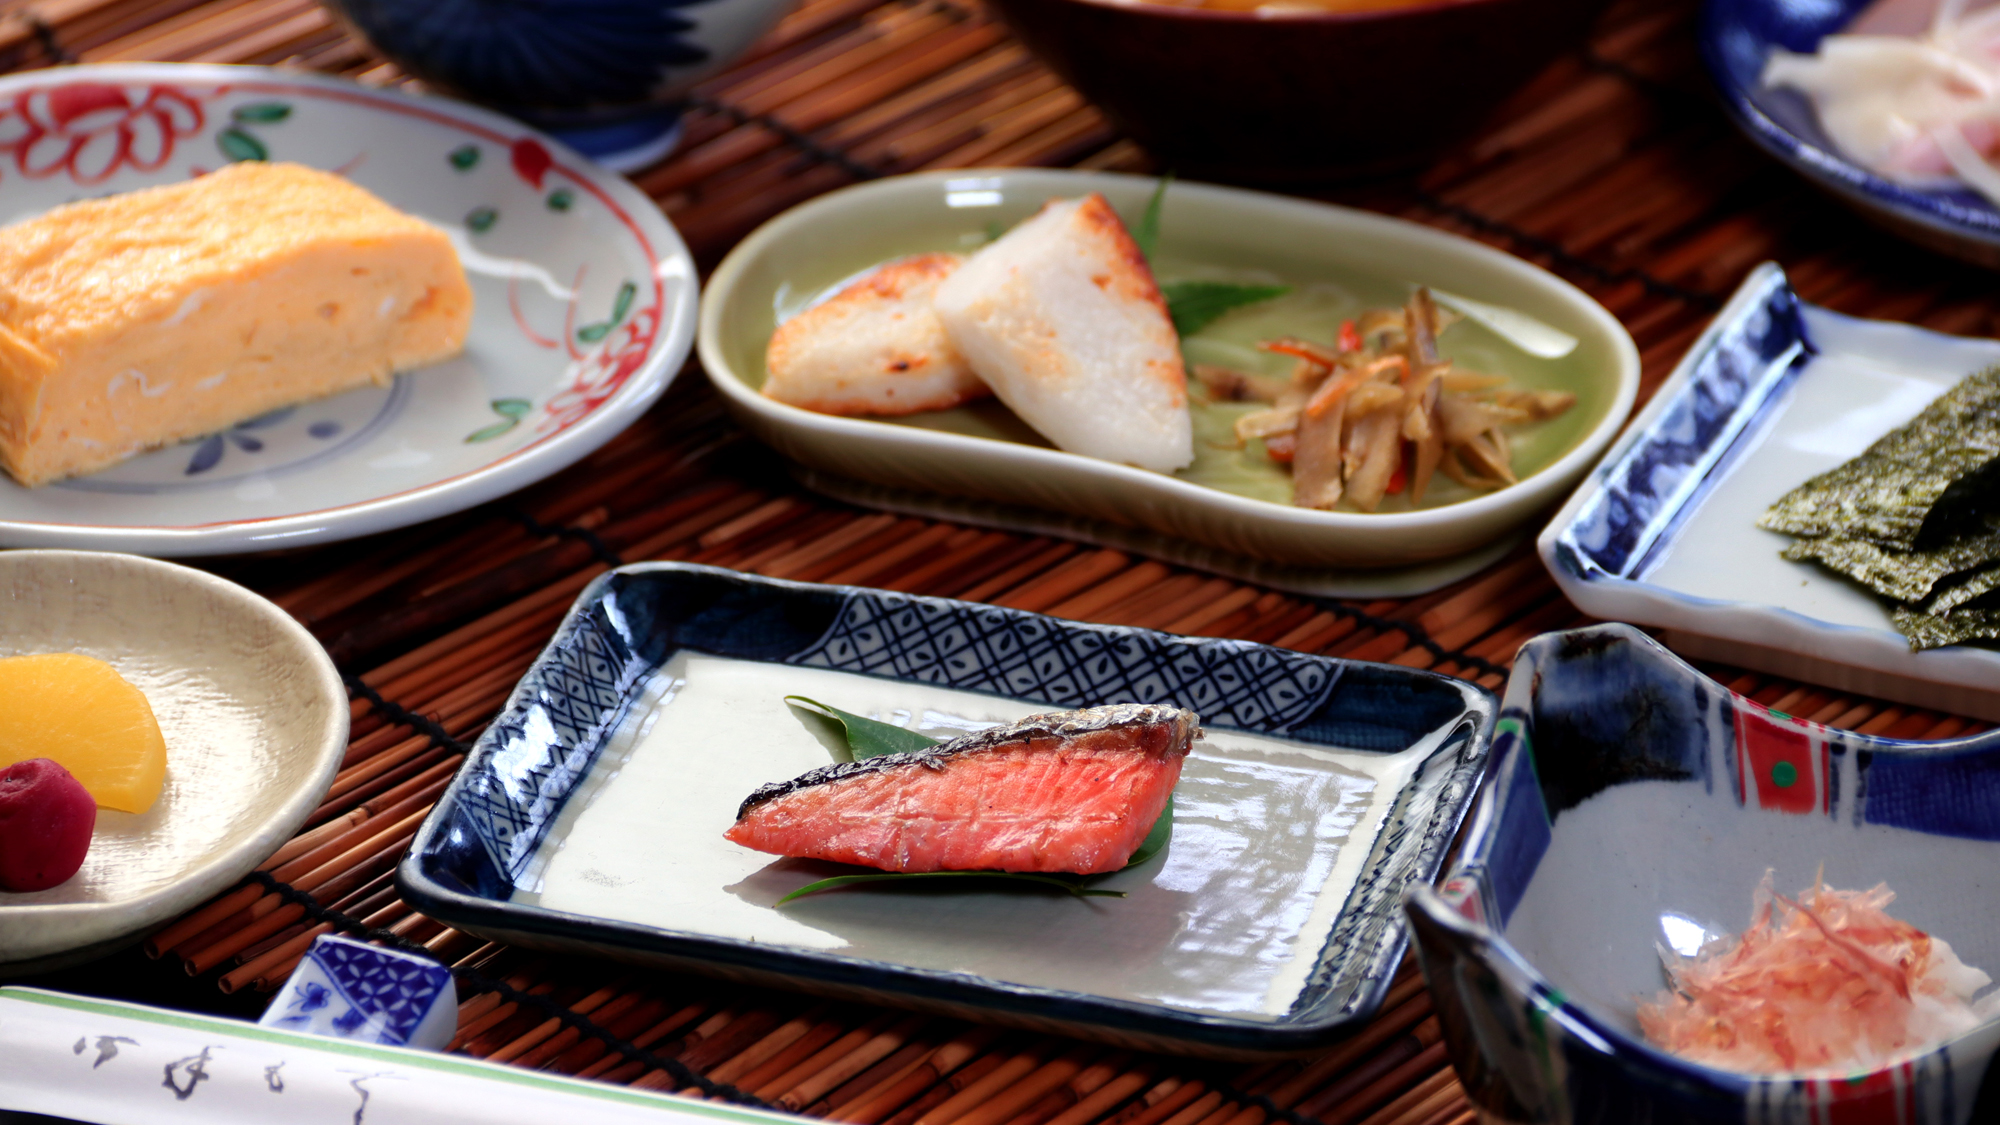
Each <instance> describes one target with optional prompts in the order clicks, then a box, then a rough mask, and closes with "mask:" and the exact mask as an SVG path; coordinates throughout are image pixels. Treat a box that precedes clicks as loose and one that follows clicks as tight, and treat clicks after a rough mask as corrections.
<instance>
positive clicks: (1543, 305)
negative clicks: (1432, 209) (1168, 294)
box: [697, 168, 1639, 592]
mask: <svg viewBox="0 0 2000 1125" xmlns="http://www.w3.org/2000/svg"><path fill="white" fill-rule="evenodd" d="M1155 184H1156V182H1155V181H1154V180H1152V179H1150V178H1145V177H1139V176H1125V175H1116V174H1111V173H1097V172H1068V171H1052V170H1046V169H1018V168H1010V169H987V170H975V171H953V172H935V173H924V174H920V175H913V176H901V177H895V178H892V179H886V180H877V181H874V182H872V183H867V184H862V185H858V186H856V187H851V188H847V189H845V190H842V191H838V192H834V193H831V194H829V195H825V196H821V197H820V198H818V199H815V200H812V201H811V202H808V203H805V204H802V205H800V206H798V207H795V208H793V209H792V210H790V211H787V212H785V213H784V214H782V215H780V216H778V217H777V218H775V219H773V220H771V221H770V222H768V223H766V224H765V225H764V226H763V227H761V228H759V229H758V230H757V231H756V232H755V233H753V234H751V235H750V237H749V238H747V239H745V240H744V241H743V242H742V243H741V244H740V245H739V246H738V247H737V248H736V249H735V250H734V251H733V252H732V253H731V254H730V255H729V257H728V258H726V259H725V260H724V261H723V263H722V265H721V266H720V267H719V268H718V269H717V270H716V271H715V273H714V274H713V275H712V277H711V279H710V281H709V285H708V292H707V296H706V297H705V298H704V300H703V304H702V313H701V327H700V332H699V335H698V342H697V347H698V348H699V350H700V355H701V359H702V363H703V365H704V366H705V367H706V368H707V370H708V374H709V378H710V379H711V380H712V381H713V382H714V383H715V385H716V387H717V388H718V389H719V390H720V391H721V392H722V394H723V397H724V400H725V401H726V402H727V404H728V405H729V408H730V409H731V411H732V412H733V413H734V414H735V415H736V417H737V419H738V420H739V421H741V422H742V423H743V424H744V425H745V426H746V427H748V428H749V429H750V430H751V431H752V432H753V433H755V434H756V435H757V436H758V437H760V438H762V439H763V440H764V441H766V442H768V443H770V444H771V445H772V446H774V447H775V448H776V449H777V450H778V451H779V452H780V453H782V454H784V455H785V456H786V457H789V458H791V459H792V460H794V461H796V462H798V463H800V464H801V465H803V466H805V467H807V468H808V469H810V470H813V471H815V472H816V473H819V474H825V475H831V476H833V477H837V478H845V479H846V480H849V481H857V482H862V483H863V484H865V485H868V486H874V487H876V488H883V489H890V490H898V491H901V492H909V493H916V494H926V493H927V494H933V495H935V494H943V495H945V496H951V497H961V498H972V499H973V500H975V501H979V502H982V503H986V504H991V505H994V506H996V507H997V508H1013V509H1037V510H1042V511H1054V512H1061V513H1067V514H1069V515H1072V516H1076V517H1081V518H1082V519H1084V520H1086V521H1092V522H1094V523H1096V524H1098V525H1101V526H1104V527H1107V528H1112V529H1125V530H1136V531H1138V532H1141V533H1148V534H1151V535H1154V536H1159V537H1163V538H1167V539H1171V540H1178V541H1182V542H1187V543H1193V544H1198V545H1201V546H1204V547H1207V548H1213V549H1216V550H1219V551H1222V552H1227V553H1230V554H1232V555H1235V556H1240V557H1242V558H1243V559H1246V560H1255V561H1257V562H1262V563H1266V564H1276V565H1277V566H1278V567H1281V568H1305V569H1307V570H1323V571H1324V570H1339V571H1356V572H1360V574H1361V577H1362V578H1363V579H1364V580H1365V578H1366V572H1367V571H1369V570H1371V569H1379V568H1410V567H1416V566H1420V565H1422V564H1435V563H1437V562H1438V561H1439V560H1450V559H1455V558H1460V557H1465V556H1467V555H1468V553H1475V552H1477V553H1480V554H1484V553H1485V552H1481V548H1483V547H1484V548H1489V549H1490V545H1492V544H1493V543H1494V542H1495V541H1496V540H1499V539H1501V538H1502V537H1503V536H1505V535H1506V534H1507V533H1508V532H1509V531H1510V530H1513V529H1516V528H1518V527H1520V526H1521V525H1522V524H1524V523H1526V522H1527V521H1528V520H1530V519H1531V518H1533V517H1534V515H1535V514H1536V513H1537V512H1538V511H1540V510H1542V509H1544V508H1546V507H1548V506H1549V505H1551V504H1553V503H1555V502H1556V501H1557V500H1559V499H1560V498H1561V497H1562V495H1563V494H1564V493H1565V492H1567V491H1568V489H1569V488H1570V486H1571V485H1573V484H1574V483H1575V482H1576V481H1577V479H1578V478H1580V477H1581V476H1582V474H1583V472H1584V471H1585V470H1586V469H1588V468H1589V467H1590V465H1591V464H1592V463H1594V462H1595V461H1596V459H1597V457H1598V455H1599V454H1601V453H1602V452H1603V450H1604V448H1605V447H1606V446H1607V445H1608V444H1609V442H1610V440H1611V438H1612V436H1613V435H1614V434H1615V433H1616V432H1617V431H1618V429H1619V427H1620V426H1621V425H1622V424H1623V423H1624V420H1625V416H1626V415H1627V413H1629V411H1630V410H1631V406H1632V402H1633V399H1634V398H1635V396H1636V394H1637V391H1638V384H1639V357H1638V351H1637V349H1636V348H1635V347H1634V346H1633V344H1632V340H1631V337H1630V336H1629V335H1627V334H1626V332H1625V330H1624V328H1623V327H1622V326H1620V325H1619V323H1618V321H1617V320H1616V319H1615V318H1614V317H1613V316H1612V315H1611V314H1610V313H1609V312H1607V311H1605V309H1604V308H1603V307H1602V306H1600V305H1598V304H1597V303H1596V302H1595V301H1593V300H1591V299H1590V298H1589V297H1588V296H1587V295H1585V294H1584V293H1583V292H1581V291H1580V290H1578V289H1576V288H1575V287H1574V286H1572V285H1570V284H1568V283H1567V282H1564V281H1562V280H1561V279H1559V278H1557V277H1555V276H1553V275H1551V274H1549V273H1547V272H1546V271H1544V270H1541V269H1538V268H1536V267H1535V266H1532V265H1530V264H1528V263H1526V262H1523V261H1521V260H1520V259H1518V258H1514V257H1511V256H1509V255H1507V254H1503V253H1501V252H1499V251H1497V250H1494V249H1491V248H1490V247H1486V246H1482V245H1480V244H1478V243H1476V242H1472V241H1470V240H1468V239H1464V238H1460V237H1458V236H1456V235H1451V234H1446V233H1444V232H1441V231H1437V230H1433V229H1430V228H1428V227H1424V226H1419V225H1417V224H1414V223H1408V222H1404V221H1401V220H1398V219H1390V218H1385V217H1383V216H1380V215H1372V214H1367V213H1364V212H1360V211H1353V210H1349V209H1345V208H1340V207H1333V206H1329V205H1327V204H1322V203H1314V202H1308V201H1304V200H1296V199H1288V198H1284V197H1281V196H1275V195H1268V194H1264V193H1261V192H1252V191H1243V190H1239V189H1235V188H1224V187H1215V186H1210V185H1206V184H1190V183H1176V184H1174V185H1172V186H1171V187H1170V188H1169V189H1168V191H1167V193H1166V196H1165V203H1164V207H1163V210H1162V218H1161V223H1160V239H1159V250H1158V253H1157V254H1156V256H1155V272H1156V274H1158V275H1159V276H1160V277H1161V278H1162V279H1163V280H1178V279H1182V278H1202V277H1207V278H1217V279H1224V280H1240V281H1261V282H1271V281H1276V282H1281V283H1284V284H1287V285H1290V286H1292V287H1293V290H1292V292H1291V293H1289V294H1287V295H1286V296H1284V297H1281V298H1278V299H1277V300H1275V301H1272V302H1269V303H1268V304H1264V305H1256V306H1250V307H1247V308H1243V309H1239V310H1237V311H1235V312H1232V313H1230V314H1228V315H1226V316H1224V317H1223V318H1222V319H1220V320H1218V321H1216V322H1215V323H1214V324H1213V325H1211V326H1210V327H1208V328H1206V329H1203V330H1202V331H1201V332H1199V333H1197V334H1196V335H1195V336H1193V337H1191V338H1190V339H1189V340H1188V341H1186V342H1185V343H1184V350H1185V351H1186V352H1187V354H1188V356H1189V358H1190V359H1191V360H1195V361H1202V362H1225V363H1228V364H1229V365H1231V366H1236V367H1250V366H1253V365H1258V364H1261V363H1264V362H1269V361H1274V360H1277V359H1278V358H1279V357H1266V356H1260V354H1259V353H1257V352H1256V351H1255V350H1253V349H1252V348H1251V347H1249V346H1248V345H1250V344H1253V343H1255V342H1256V341H1257V340H1259V339H1268V338H1270V337H1272V336H1277V335H1285V334H1290V335H1299V336H1306V337H1316V338H1320V339H1327V340H1330V339H1331V338H1332V337H1333V335H1334V333H1335V332H1336V331H1337V330H1338V327H1339V324H1340V321H1341V320H1342V319H1344V318H1346V317H1350V316H1353V315H1354V314H1355V313H1357V312H1359V311H1361V310H1362V309H1363V308H1366V307H1379V306H1388V305H1400V304H1401V303H1402V302H1403V301H1404V300H1405V299H1407V297H1408V294H1409V292H1410V291H1411V288H1412V287H1413V286H1414V285H1416V284H1423V285H1428V286H1431V287H1432V288H1434V289H1438V290H1445V291H1448V292H1450V293H1452V294H1455V295H1459V296H1462V297H1464V298H1470V299H1471V300H1472V301H1475V302H1481V303H1483V304H1486V305H1490V306H1497V307H1498V308H1501V309H1504V310H1509V311H1511V312H1513V313H1516V314H1519V315H1522V316H1525V317H1527V318H1529V319H1530V320H1531V321H1533V322H1535V324H1536V325H1537V326H1538V328H1539V331H1537V329H1532V328H1531V329H1530V330H1529V331H1528V333H1525V334H1523V333H1516V334H1515V335H1516V336H1517V338H1518V339H1520V341H1521V343H1523V344H1527V345H1528V347H1522V346H1519V345H1517V344H1514V343H1509V342H1508V340H1507V338H1506V337H1503V336H1501V335H1499V334H1498V333H1496V332H1494V331H1493V330H1492V329H1491V328H1488V327H1486V326H1485V325H1483V324H1481V323H1479V322H1478V321H1476V320H1470V319H1469V320H1467V321H1465V322H1462V323H1461V324H1459V325H1457V326H1454V327H1452V328H1450V329H1448V330H1447V331H1446V332H1445V334H1444V336H1443V337H1442V339H1441V340H1440V347H1441V350H1442V351H1443V352H1444V353H1445V354H1446V355H1447V356H1450V357H1452V358H1455V359H1457V360H1459V361H1461V362H1462V363H1464V364H1466V365H1467V366H1469V367H1472V368H1475V369H1478V370H1486V371H1493V372H1497V373H1500V374H1504V375H1507V376H1508V377H1509V378H1510V379H1512V380H1513V381H1514V382H1515V383H1516V384H1519V385H1522V386H1526V387H1531V388H1551V389H1560V390H1567V391H1571V392H1573V393H1575V394H1576V395H1577V400H1578V401H1577V405H1576V406H1575V407H1574V408H1572V409H1571V410H1570V411H1569V412H1568V413H1567V414H1565V415H1564V416H1562V417H1560V418H1558V419H1555V420H1554V421H1551V422H1548V423H1544V424H1542V425H1541V426H1540V427H1538V428H1534V429H1531V430H1524V431H1522V432H1521V433H1520V434H1519V436H1518V439H1517V441H1516V443H1515V446H1516V456H1515V465H1516V469H1517V471H1519V472H1520V473H1521V474H1522V478H1523V479H1522V480H1521V482H1520V483H1519V484H1516V485H1514V486H1512V487H1509V488H1505V489H1502V490H1500V491H1497V492H1493V493H1487V494H1473V493H1471V492H1469V491H1467V490H1465V489H1464V488H1463V487H1462V486H1458V485H1454V484H1450V483H1449V482H1441V483H1440V484H1436V485H1434V486H1433V492H1432V494H1431V495H1430V496H1429V497H1427V498H1426V501H1425V503H1424V505H1423V506H1422V507H1420V508H1418V509H1417V510H1414V511H1412V510H1407V504H1406V503H1405V502H1404V501H1402V500H1401V499H1400V498H1391V501H1390V502H1389V503H1387V504H1385V508H1384V510H1383V511H1381V512H1376V513H1364V512H1356V511H1345V510H1336V511H1313V510H1309V509H1303V508H1295V507H1292V506H1291V505H1290V503H1289V497H1290V483H1289V480H1288V479H1287V474H1286V473H1285V471H1284V470H1282V469H1280V468H1278V467H1277V466H1275V465H1272V464H1270V463H1269V462H1268V460H1266V459H1264V458H1262V456H1261V454H1260V453H1257V452H1255V451H1240V450H1232V449H1223V448H1218V446H1219V445H1220V444H1221V443H1222V440H1223V439H1225V438H1226V437H1227V436H1228V435H1229V432H1230V423H1231V422H1233V420H1234V417H1235V415H1236V414H1237V413H1240V412H1242V411H1244V410H1247V409H1251V408H1253V407H1254V404H1230V405H1221V404H1218V405H1215V406H1207V407H1197V413H1196V421H1195V435H1196V447H1197V454H1196V462H1195V464H1194V465H1193V466H1192V467H1191V468H1189V469H1185V470H1182V471H1181V472H1180V473H1177V474H1175V475H1172V476H1168V475H1164V474H1160V473H1152V472H1147V471H1145V470H1142V469H1136V468H1132V467H1130V466H1125V465H1116V464H1112V463H1109V462H1105V461H1097V460H1092V459H1090V458H1086V457H1080V456H1076V455H1073V454H1069V453H1064V452H1061V451H1059V450H1056V449H1054V448H1052V447H1050V446H1049V444H1048V443H1047V442H1046V441H1045V440H1043V439H1042V438H1041V437H1040V436H1039V435H1037V434H1035V433H1034V432H1033V431H1032V430H1030V429H1029V428H1028V427H1027V426H1026V425H1025V424H1023V423H1022V422H1020V421H1019V420H1018V419H1017V418H1015V417H1014V416H1013V415H1012V414H1010V413H1009V412H1007V410H1006V409H1005V408H1004V407H1001V406H999V405H997V404H996V403H992V402H988V403H983V404H978V405H974V406H970V407H961V408H959V409H955V410H948V411H939V412H935V413H929V414H921V415H913V416H910V417H907V418H901V419H893V420H892V419H877V418H846V417H836V416H832V415H825V414H816V413H813V412H811V411H806V410H801V409H798V408H796V407H792V406H788V405H785V404H783V403H779V402H775V401H773V400H771V399H767V398H765V397H764V396H763V395H761V394H759V393H758V388H759V387H760V386H761V385H762V383H763V379H764V374H765V370H764V350H765V346H766V344H767V342H768V341H769V339H770V335H771V332H772V330H773V328H774V327H775V326H776V325H777V323H778V322H779V321H780V320H781V319H782V318H783V317H785V316H786V315H789V314H791V313H794V312H796V311H798V310H799V309H801V308H803V307H806V306H807V305H809V304H810V303H811V302H812V300H813V299H814V298H815V297H816V296H818V295H820V294H822V293H824V292H826V291H827V290H828V289H829V288H830V287H832V286H835V285H836V284H838V283H839V282H840V281H842V280H843V279H845V278H850V277H852V276H853V275H854V274H856V273H857V272H859V271H861V270H864V269H866V268H868V267H869V266H872V265H874V264H876V263H879V262H883V261H886V260H889V259H892V258H896V257H900V256H903V255H907V254H913V253H919V252H923V251H930V250H959V251H966V250H971V249H976V248H977V247H978V246H980V245H982V244H983V243H984V242H985V241H986V240H987V239H988V238H989V237H991V232H992V231H993V230H995V229H997V228H998V227H1003V226H1006V225H1008V224H1011V223H1013V222H1015V221H1017V220H1019V219H1021V218H1024V217H1025V216H1027V215H1029V214H1031V213H1033V212H1034V211H1035V210H1036V209H1037V208H1039V207H1040V206H1041V205H1042V204H1043V203H1044V202H1046V201H1047V200H1049V199H1052V198H1057V197H1073V196H1077V195H1081V194H1084V193H1086V192H1092V191H1098V192H1102V193H1104V195H1105V196H1106V197H1107V198H1108V199H1109V200H1110V201H1111V203H1112V205H1113V206H1114V207H1116V208H1117V209H1118V210H1119V212H1120V213H1121V214H1123V215H1125V216H1127V218H1128V219H1135V218H1136V217H1137V216H1138V215H1139V214H1140V213H1142V212H1143V210H1144V208H1145V206H1146V201H1147V199H1148V197H1149V196H1150V195H1151V194H1152V192H1153V190H1154V187H1155ZM1550 329H1552V330H1553V332H1554V335H1553V337H1551V335H1550V333H1549V331H1548V330H1550ZM1563 337H1574V338H1575V340H1576V346H1575V347H1574V348H1573V349H1570V350H1568V351H1567V352H1566V354H1564V355H1562V356H1561V357H1560V358H1546V353H1547V352H1548V351H1551V350H1555V349H1551V348H1549V347H1547V346H1545V345H1546V344H1547V343H1548V341H1549V340H1550V339H1551V338H1554V339H1556V340H1561V339H1562V338H1563ZM1529 347H1532V348H1535V349H1536V350H1539V351H1541V352H1542V353H1544V354H1542V355H1537V354H1533V353H1531V351H1530V350H1529ZM1271 370H1274V371H1275V370H1281V368H1271ZM857 494H859V493H857ZM1396 507H1401V508H1404V509H1405V510H1400V511H1398V510H1391V509H1392V508H1396ZM996 522H1004V521H996ZM1080 537H1085V538H1088V537H1089V536H1088V535H1082V536H1080ZM1136 545H1137V546H1138V549H1141V550H1145V549H1146V548H1145V546H1144V545H1143V543H1140V544H1136ZM1149 553H1156V552H1149ZM1181 561H1187V560H1181ZM1195 565H1201V564H1200V563H1199V562H1196V563H1195ZM1211 568H1212V569H1213V567H1211ZM1452 569H1453V568H1451V567H1448V566H1447V567H1443V568H1440V567H1438V566H1431V567H1429V568H1428V570H1429V571H1430V572H1432V573H1433V574H1434V575H1437V576H1439V577H1440V578H1441V580H1439V581H1433V582H1430V583H1429V584H1430V585H1433V586H1434V585H1441V584H1443V582H1447V581H1450V580H1451V578H1452V577H1456V576H1457V575H1456V574H1451V575H1450V576H1448V577H1445V576H1443V575H1444V574H1445V573H1446V572H1448V571H1450V570H1452ZM1460 573H1463V570H1460ZM1295 584H1296V583H1295ZM1325 592H1331V591H1325Z"/></svg>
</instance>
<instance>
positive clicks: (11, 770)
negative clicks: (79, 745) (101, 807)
mask: <svg viewBox="0 0 2000 1125" xmlns="http://www.w3.org/2000/svg"><path fill="white" fill-rule="evenodd" d="M96 827H97V802H96V801H93V800H91V797H90V791H89V790H87V789H85V788H84V787H83V783H82V782H80V781H78V780H77V779H76V778H74V777H72V776H71V775H70V772H69V771H68V770H66V769H64V768H62V767H61V766H60V765H57V764H56V763H55V762H52V761H50V760H49V759H47V758H32V759H29V760H28V761H25V762H15V763H14V764H13V765H11V766H8V767H7V768H5V769H0V890H8V891H41V890H47V889H48V888H50V887H53V886H55V885H57V884H59V883H62V882H64V881H66V880H67V879H68V878H69V877H70V876H72V875H74V874H76V872H77V869H78V868H80V867H82V866H83V857H84V853H86V852H88V851H90V833H91V830H92V829H94V828H96Z"/></svg>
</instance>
